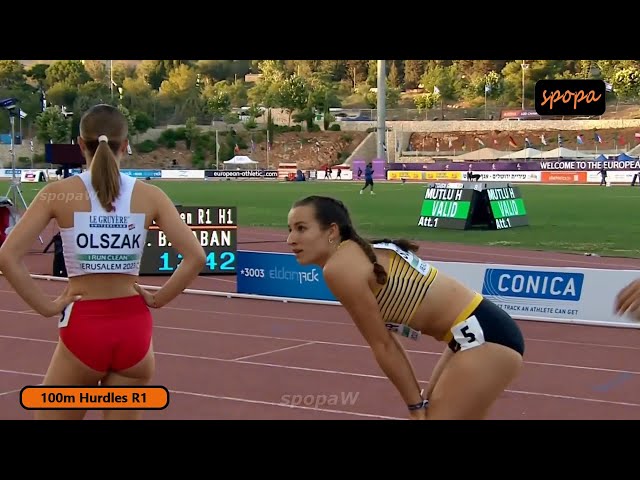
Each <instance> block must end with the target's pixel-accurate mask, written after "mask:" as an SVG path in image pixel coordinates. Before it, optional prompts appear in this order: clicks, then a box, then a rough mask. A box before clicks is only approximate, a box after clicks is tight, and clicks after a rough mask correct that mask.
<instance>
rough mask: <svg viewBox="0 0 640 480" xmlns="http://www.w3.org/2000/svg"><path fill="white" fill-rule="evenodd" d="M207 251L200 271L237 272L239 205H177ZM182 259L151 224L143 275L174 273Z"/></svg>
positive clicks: (142, 266) (157, 227)
mask: <svg viewBox="0 0 640 480" xmlns="http://www.w3.org/2000/svg"><path fill="white" fill-rule="evenodd" d="M176 208H177V210H178V212H179V213H180V216H181V217H182V220H184V222H185V223H186V224H187V225H189V227H191V231H192V232H193V235H194V236H195V237H196V238H197V239H198V242H199V243H200V245H202V248H204V251H205V253H206V255H207V260H206V263H205V266H204V268H203V269H202V272H201V273H200V274H201V275H227V274H228V275H235V273H236V253H237V247H238V235H237V233H238V223H237V207H186V206H179V207H176ZM181 261H182V255H180V254H179V253H178V252H177V251H176V250H175V249H174V248H173V247H172V246H171V242H170V241H169V239H168V238H167V236H166V234H165V233H164V232H163V231H162V230H160V227H159V226H158V225H156V224H155V223H154V224H153V225H151V226H150V227H149V232H148V233H147V245H146V247H145V249H144V253H143V255H142V262H141V265H140V275H171V274H172V273H173V272H174V271H175V270H176V268H178V266H179V265H180V262H181Z"/></svg>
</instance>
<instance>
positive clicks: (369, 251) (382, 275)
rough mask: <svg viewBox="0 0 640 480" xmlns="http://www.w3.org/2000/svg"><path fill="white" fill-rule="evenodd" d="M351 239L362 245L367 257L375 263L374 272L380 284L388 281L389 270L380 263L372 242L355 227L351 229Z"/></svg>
mask: <svg viewBox="0 0 640 480" xmlns="http://www.w3.org/2000/svg"><path fill="white" fill-rule="evenodd" d="M345 240H346V239H345ZM349 240H353V241H354V242H356V243H357V244H358V245H360V248H362V250H363V251H364V253H365V254H366V255H367V257H369V260H371V263H373V273H374V274H375V275H376V282H378V283H379V284H380V285H384V284H385V283H387V272H386V271H385V269H384V267H383V266H382V265H380V264H379V263H378V258H377V257H376V252H375V251H374V250H373V247H372V246H371V243H370V242H368V241H366V240H365V239H364V238H362V237H361V236H360V235H358V234H357V233H356V232H355V230H354V229H353V228H352V229H351V236H350V237H349Z"/></svg>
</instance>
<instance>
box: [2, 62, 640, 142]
mask: <svg viewBox="0 0 640 480" xmlns="http://www.w3.org/2000/svg"><path fill="white" fill-rule="evenodd" d="M524 64H525V65H526V66H527V68H526V69H523V68H522V65H523V60H389V61H387V67H388V68H387V72H388V74H387V75H388V77H387V91H386V94H387V97H386V106H387V108H393V107H394V106H397V105H398V104H399V101H400V100H401V95H400V94H401V91H403V90H404V89H414V88H418V86H421V88H423V96H421V97H418V98H416V100H415V102H416V107H417V108H418V109H420V110H428V109H430V108H433V107H434V106H436V105H437V104H440V103H441V102H443V103H448V104H450V103H455V102H460V101H464V102H465V103H466V105H468V106H472V105H474V104H475V105H478V104H481V103H482V102H483V101H484V98H485V91H484V88H485V85H489V86H490V87H491V88H490V91H489V92H488V93H487V98H489V99H491V101H492V102H494V103H495V104H496V105H501V106H504V107H507V106H511V105H519V104H520V102H521V101H522V92H523V80H524V95H525V99H528V100H529V101H530V100H531V99H532V98H533V92H534V87H535V83H536V82H537V81H538V80H540V79H552V78H599V79H603V80H605V81H607V82H609V83H611V84H612V85H613V92H609V93H607V99H608V100H609V101H611V100H623V101H627V102H637V101H638V99H639V98H640V61H638V60H526V61H524ZM110 68H111V63H110V62H108V61H107V62H105V61H101V60H87V61H84V62H83V61H79V60H58V61H54V62H52V63H51V64H44V63H40V64H35V65H32V66H31V67H30V68H24V66H22V65H21V64H20V62H19V61H14V60H3V61H0V96H5V97H9V96H11V97H16V98H18V99H19V101H20V104H21V108H22V110H24V111H25V112H26V113H27V115H28V117H27V121H28V122H30V123H31V127H35V128H33V130H31V131H32V132H34V135H35V136H37V138H38V139H40V140H42V141H45V140H46V141H49V140H50V139H54V138H53V136H56V138H58V139H59V140H61V141H69V138H68V137H69V135H67V134H66V133H65V132H64V127H63V123H64V122H60V123H59V124H56V123H55V121H53V120H52V117H51V113H50V112H49V113H41V111H40V110H41V103H40V91H39V90H40V88H42V89H43V90H44V91H45V92H46V100H47V104H48V106H49V107H51V108H54V107H55V108H58V109H60V108H61V107H63V106H64V107H66V110H67V111H69V112H73V114H74V115H73V118H74V121H75V122H76V123H77V120H76V119H79V118H80V117H81V116H82V113H84V112H85V111H86V110H87V109H88V108H89V107H91V106H93V105H95V104H97V103H110V104H113V105H118V106H120V107H122V108H124V109H126V111H128V117H129V119H130V126H131V131H132V134H133V133H135V132H137V133H143V132H145V131H147V130H148V129H149V128H151V127H153V126H154V125H156V124H162V125H164V124H185V123H186V121H187V119H189V118H195V119H196V123H197V124H199V125H204V124H210V123H211V121H213V120H223V121H225V122H227V123H228V124H232V125H233V124H237V123H238V122H239V121H240V119H239V117H238V114H237V113H236V111H234V108H238V107H244V106H249V107H250V108H249V109H248V110H247V109H245V110H244V113H246V114H247V115H249V117H251V118H250V120H248V121H246V122H245V126H246V127H247V128H248V129H256V128H258V123H257V122H256V121H255V119H256V118H258V117H260V116H262V115H264V112H265V111H266V109H269V108H282V109H285V110H286V111H287V112H288V113H289V123H290V122H291V119H294V120H295V121H296V123H302V124H306V125H305V128H306V129H307V130H308V131H315V130H316V128H317V126H314V123H319V122H323V127H324V129H325V130H333V129H335V128H338V127H337V126H335V127H334V126H332V125H334V123H333V122H334V120H335V119H334V118H333V117H332V115H330V114H329V111H328V109H329V108H331V107H340V106H343V105H345V106H347V105H353V106H354V108H359V107H365V106H368V107H370V108H375V107H376V104H377V95H376V93H375V92H372V91H370V89H371V88H372V87H376V86H377V61H376V60H256V61H252V60H194V61H191V60H143V61H142V62H140V63H139V64H137V65H132V64H127V63H124V62H119V61H114V62H113V69H112V70H113V71H111V72H110V71H109V69H110ZM250 73H251V74H259V75H260V77H259V78H258V79H257V80H256V79H252V81H251V82H245V75H247V74H250ZM523 73H524V75H523ZM111 79H113V81H114V82H115V85H112V84H111ZM434 87H437V88H438V90H439V94H436V93H434ZM311 112H315V113H314V115H315V118H314V117H313V116H312V115H311ZM41 116H42V117H43V118H42V120H38V117H41ZM8 125H9V124H8V121H7V119H6V117H5V116H2V117H0V131H4V132H6V131H7V129H8ZM56 125H58V127H56ZM40 126H42V131H40V130H41V129H40ZM267 128H268V129H269V132H270V135H271V134H275V133H276V131H275V130H274V129H273V128H272V127H270V126H268V127H267ZM75 130H76V125H73V126H72V129H71V132H70V133H71V135H73V132H74V131H75ZM54 140H55V139H54ZM183 140H185V139H183ZM56 141H57V140H56ZM163 141H164V142H165V144H166V145H167V146H169V145H174V144H175V143H174V142H175V141H177V139H175V138H174V139H173V140H170V139H169V138H165V139H164V140H163ZM190 141H191V140H190Z"/></svg>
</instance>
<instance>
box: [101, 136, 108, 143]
mask: <svg viewBox="0 0 640 480" xmlns="http://www.w3.org/2000/svg"><path fill="white" fill-rule="evenodd" d="M98 142H107V143H108V142H109V137H107V136H106V135H100V136H99V137H98Z"/></svg>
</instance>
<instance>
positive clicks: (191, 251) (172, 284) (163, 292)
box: [150, 186, 206, 307]
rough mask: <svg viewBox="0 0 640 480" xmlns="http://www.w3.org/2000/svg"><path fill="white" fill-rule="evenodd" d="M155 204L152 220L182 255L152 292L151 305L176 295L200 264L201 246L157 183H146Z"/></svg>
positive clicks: (158, 305) (164, 303)
mask: <svg viewBox="0 0 640 480" xmlns="http://www.w3.org/2000/svg"><path fill="white" fill-rule="evenodd" d="M150 187H151V191H152V192H153V197H154V202H155V205H157V208H158V210H157V213H156V218H155V221H156V223H157V224H158V226H159V227H160V228H161V229H162V230H163V231H164V233H165V234H166V236H167V239H168V240H169V241H170V242H171V245H172V246H173V247H174V248H175V249H176V250H177V251H178V253H180V254H181V255H182V261H181V262H180V267H179V268H177V269H176V270H175V271H174V272H173V274H172V275H171V277H169V279H168V280H167V281H166V283H165V284H164V285H163V286H162V287H161V288H160V290H158V291H157V292H156V293H155V295H154V300H155V307H162V306H164V305H166V304H167V303H169V302H170V301H171V300H173V299H174V298H175V297H177V296H178V295H180V294H181V293H182V291H183V290H184V289H185V288H187V287H188V286H189V284H190V283H191V282H193V280H195V278H196V277H197V276H198V274H199V273H200V272H201V271H202V269H203V268H204V264H205V261H206V256H205V253H204V249H203V248H202V246H201V245H200V243H199V242H198V240H197V239H196V237H195V236H194V235H193V233H192V232H191V229H190V228H189V226H188V225H187V224H186V223H185V222H184V221H183V220H182V219H181V218H180V215H179V213H178V210H177V209H176V207H175V205H174V204H173V202H172V201H171V199H170V198H169V197H168V196H167V195H166V194H165V193H164V192H163V191H162V190H160V189H159V188H158V187H155V186H150Z"/></svg>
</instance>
